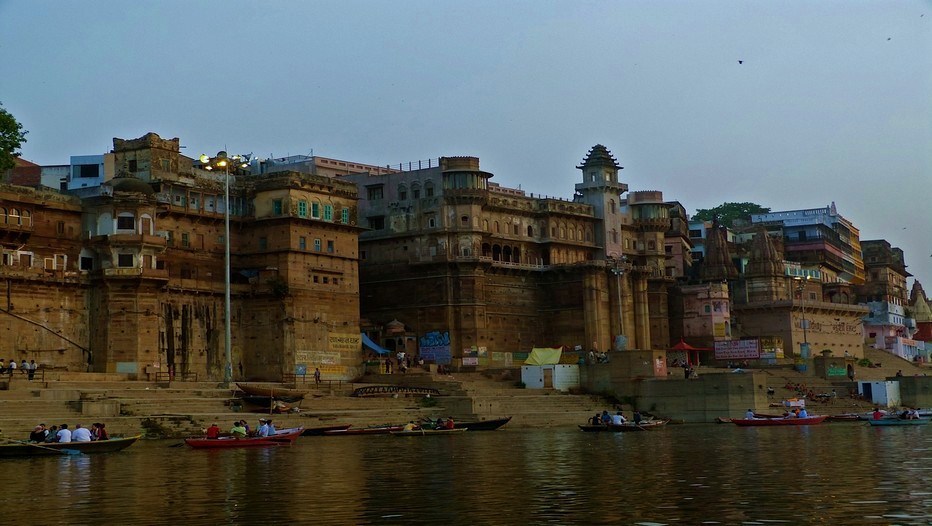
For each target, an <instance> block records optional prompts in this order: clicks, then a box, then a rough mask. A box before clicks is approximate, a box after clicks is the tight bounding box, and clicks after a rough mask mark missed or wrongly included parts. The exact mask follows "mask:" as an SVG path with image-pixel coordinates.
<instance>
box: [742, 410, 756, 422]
mask: <svg viewBox="0 0 932 526" xmlns="http://www.w3.org/2000/svg"><path fill="white" fill-rule="evenodd" d="M754 418H755V417H754V410H753V409H748V412H747V413H744V419H745V420H754Z"/></svg>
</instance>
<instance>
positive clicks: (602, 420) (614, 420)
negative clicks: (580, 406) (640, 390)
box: [589, 411, 644, 426]
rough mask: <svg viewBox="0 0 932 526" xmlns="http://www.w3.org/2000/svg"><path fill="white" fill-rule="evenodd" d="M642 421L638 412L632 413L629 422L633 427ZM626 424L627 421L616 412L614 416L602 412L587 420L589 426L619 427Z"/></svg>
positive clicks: (642, 418)
mask: <svg viewBox="0 0 932 526" xmlns="http://www.w3.org/2000/svg"><path fill="white" fill-rule="evenodd" d="M643 420H644V417H643V416H642V415H641V412H640V411H634V413H633V414H632V416H631V421H632V422H633V423H634V425H640V424H641V422H642V421H643ZM627 422H628V419H627V418H625V415H623V414H622V413H621V411H616V412H615V414H614V415H612V414H609V412H608V411H602V413H601V414H599V413H596V414H595V415H593V416H592V418H590V419H589V424H590V425H593V426H600V425H601V426H620V425H624V424H626V423H627Z"/></svg>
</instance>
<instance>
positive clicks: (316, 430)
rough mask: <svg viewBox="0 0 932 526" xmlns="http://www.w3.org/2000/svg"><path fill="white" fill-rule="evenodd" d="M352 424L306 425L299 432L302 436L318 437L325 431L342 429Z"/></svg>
mask: <svg viewBox="0 0 932 526" xmlns="http://www.w3.org/2000/svg"><path fill="white" fill-rule="evenodd" d="M352 425H353V424H340V425H336V426H324V427H308V428H305V429H304V432H303V433H301V436H303V437H319V436H324V433H326V432H327V431H344V430H346V429H349V428H350V427H352Z"/></svg>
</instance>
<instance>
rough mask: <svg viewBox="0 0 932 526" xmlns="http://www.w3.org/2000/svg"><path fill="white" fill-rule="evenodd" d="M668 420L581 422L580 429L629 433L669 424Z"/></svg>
mask: <svg viewBox="0 0 932 526" xmlns="http://www.w3.org/2000/svg"><path fill="white" fill-rule="evenodd" d="M667 422H668V420H649V421H644V422H641V423H640V424H635V423H634V422H625V423H624V424H581V425H580V426H579V429H582V430H583V431H585V432H587V433H628V432H636V431H651V430H654V429H658V428H661V427H663V426H665V425H667Z"/></svg>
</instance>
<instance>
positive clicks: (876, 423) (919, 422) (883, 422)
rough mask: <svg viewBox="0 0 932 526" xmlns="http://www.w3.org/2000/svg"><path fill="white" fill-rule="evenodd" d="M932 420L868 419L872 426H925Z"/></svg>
mask: <svg viewBox="0 0 932 526" xmlns="http://www.w3.org/2000/svg"><path fill="white" fill-rule="evenodd" d="M929 422H932V419H929V418H912V419H902V418H881V419H880V420H868V421H867V423H868V424H870V425H872V426H881V427H882V426H924V425H928V424H929Z"/></svg>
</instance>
